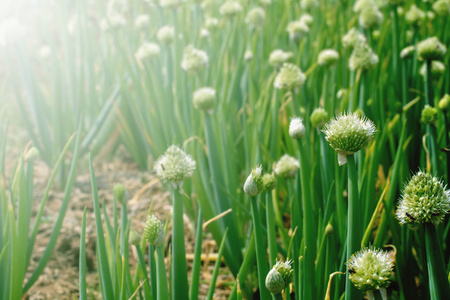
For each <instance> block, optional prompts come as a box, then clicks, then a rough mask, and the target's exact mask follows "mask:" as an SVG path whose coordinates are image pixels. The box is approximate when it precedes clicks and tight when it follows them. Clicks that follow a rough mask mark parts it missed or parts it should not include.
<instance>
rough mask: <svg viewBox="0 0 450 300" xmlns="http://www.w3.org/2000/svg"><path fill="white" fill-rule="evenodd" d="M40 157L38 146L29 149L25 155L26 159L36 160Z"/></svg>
mask: <svg viewBox="0 0 450 300" xmlns="http://www.w3.org/2000/svg"><path fill="white" fill-rule="evenodd" d="M38 157H39V150H38V149H37V148H36V147H31V148H30V149H28V151H27V153H25V155H24V158H23V159H24V160H25V161H34V160H35V159H37V158H38Z"/></svg>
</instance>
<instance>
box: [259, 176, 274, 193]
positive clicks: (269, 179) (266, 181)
mask: <svg viewBox="0 0 450 300" xmlns="http://www.w3.org/2000/svg"><path fill="white" fill-rule="evenodd" d="M262 181H263V189H264V190H265V191H271V190H273V189H274V188H275V184H276V181H275V176H274V175H273V173H270V174H269V173H266V174H264V175H263V177H262Z"/></svg>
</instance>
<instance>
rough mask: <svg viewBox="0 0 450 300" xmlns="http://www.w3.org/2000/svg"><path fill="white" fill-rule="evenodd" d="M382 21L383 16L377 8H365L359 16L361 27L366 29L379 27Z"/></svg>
mask: <svg viewBox="0 0 450 300" xmlns="http://www.w3.org/2000/svg"><path fill="white" fill-rule="evenodd" d="M382 21H383V14H382V13H381V11H380V10H379V9H378V7H376V6H373V7H367V8H364V9H363V10H362V11H361V13H360V15H359V25H361V26H362V27H364V28H366V29H371V28H374V27H376V26H379V25H380V24H381V22H382Z"/></svg>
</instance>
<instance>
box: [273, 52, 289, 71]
mask: <svg viewBox="0 0 450 300" xmlns="http://www.w3.org/2000/svg"><path fill="white" fill-rule="evenodd" d="M291 58H292V52H284V51H283V50H280V49H276V50H273V51H272V52H271V53H270V56H269V65H271V66H272V67H274V68H276V69H278V68H279V67H281V66H282V65H283V64H284V63H285V62H287V61H288V60H290V59H291Z"/></svg>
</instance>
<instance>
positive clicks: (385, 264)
mask: <svg viewBox="0 0 450 300" xmlns="http://www.w3.org/2000/svg"><path fill="white" fill-rule="evenodd" d="M346 264H347V268H348V273H349V279H350V281H351V282H352V283H353V284H354V285H355V286H356V287H357V288H358V289H360V290H362V291H372V290H378V289H382V288H386V287H388V286H389V284H390V283H391V278H392V277H393V271H392V269H393V268H394V261H393V260H392V258H391V257H390V256H389V255H388V254H387V252H384V251H382V250H376V249H372V248H365V249H363V250H361V251H359V252H357V253H356V254H353V255H352V257H351V258H350V259H349V260H348V262H347V263H346Z"/></svg>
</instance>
